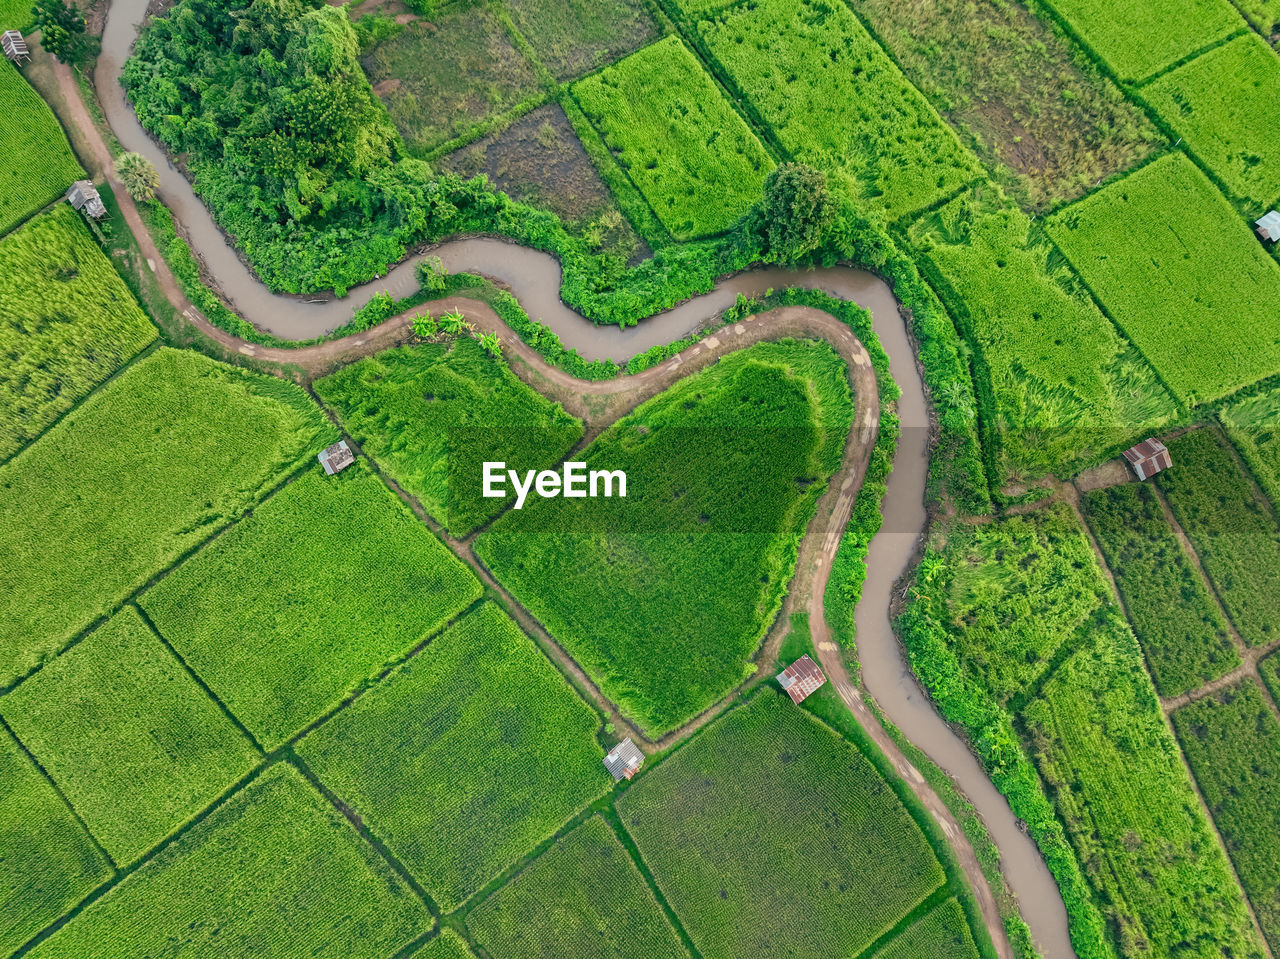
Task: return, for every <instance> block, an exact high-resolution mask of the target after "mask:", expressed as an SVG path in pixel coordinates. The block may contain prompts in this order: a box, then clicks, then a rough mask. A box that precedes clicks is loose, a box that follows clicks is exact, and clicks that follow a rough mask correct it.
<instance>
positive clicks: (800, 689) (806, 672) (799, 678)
mask: <svg viewBox="0 0 1280 959" xmlns="http://www.w3.org/2000/svg"><path fill="white" fill-rule="evenodd" d="M826 681H827V677H826V676H824V675H822V670H821V669H820V668H818V664H817V663H815V662H814V661H813V660H812V659H810V658H809V657H808V656H807V655H806V656H801V657H800V658H799V659H797V660H796V661H795V662H794V663H792V664H791V665H790V666H788V667H787V668H786V669H784V670H783V671H782V672H780V673H778V685H779V686H781V687H782V689H783V691H784V692H785V693H786V694H787V695H788V696H790V697H791V701H792V702H793V703H795V704H796V705H797V706H798V705H800V704H801V703H802V702H804V701H805V700H806V699H808V698H809V696H810V695H811V694H812V693H813V692H814V691H816V690H817V688H818V687H819V686H821V685H822V684H823V683H825V682H826Z"/></svg>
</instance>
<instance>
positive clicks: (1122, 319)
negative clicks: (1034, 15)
mask: <svg viewBox="0 0 1280 959" xmlns="http://www.w3.org/2000/svg"><path fill="white" fill-rule="evenodd" d="M1048 229H1049V233H1050V235H1051V236H1052V237H1053V239H1054V240H1055V241H1056V242H1057V244H1058V246H1059V248H1060V249H1061V250H1062V252H1063V253H1065V254H1066V255H1067V258H1068V259H1069V260H1070V261H1071V262H1072V264H1073V265H1074V266H1075V268H1076V269H1077V270H1078V271H1079V272H1080V274H1081V275H1082V276H1083V277H1084V280H1085V282H1086V283H1088V284H1089V286H1090V288H1091V289H1092V290H1093V292H1094V293H1095V294H1096V295H1097V297H1098V299H1099V300H1100V301H1101V302H1102V305H1103V307H1105V308H1106V309H1107V311H1108V312H1109V313H1110V314H1111V316H1112V318H1113V319H1114V320H1115V321H1116V322H1117V323H1118V324H1119V326H1120V328H1121V330H1122V331H1124V333H1126V334H1127V335H1128V336H1129V338H1130V339H1131V340H1133V342H1134V343H1135V344H1136V345H1137V347H1138V349H1140V350H1142V352H1143V354H1144V355H1145V356H1146V357H1147V359H1148V360H1150V361H1151V364H1152V365H1153V366H1154V367H1155V368H1156V371H1157V372H1158V373H1160V375H1161V376H1162V377H1163V378H1164V381H1165V382H1166V383H1168V384H1169V387H1170V388H1171V389H1172V390H1173V391H1174V393H1175V394H1177V396H1178V397H1179V398H1180V399H1182V400H1184V401H1186V402H1187V403H1190V404H1195V403H1203V402H1207V401H1210V400H1215V399H1218V398H1220V397H1222V396H1225V395H1227V394H1228V393H1231V392H1234V391H1235V390H1237V389H1239V388H1240V387H1242V386H1245V385H1247V384H1249V383H1252V382H1254V381H1255V380H1259V379H1262V378H1263V377H1265V376H1269V375H1271V374H1273V373H1276V372H1278V371H1280V326H1277V324H1276V323H1275V312H1274V310H1273V308H1272V304H1274V303H1275V302H1276V300H1277V298H1280V264H1277V263H1276V261H1275V260H1273V259H1272V258H1271V257H1270V256H1268V255H1267V253H1266V251H1265V250H1263V249H1262V245H1261V244H1260V243H1259V242H1258V239H1257V237H1255V236H1254V235H1253V233H1252V232H1251V231H1250V230H1249V228H1248V227H1247V226H1246V225H1245V224H1244V223H1243V222H1242V221H1241V220H1240V218H1239V216H1237V215H1236V212H1235V211H1234V210H1233V209H1232V208H1231V204H1230V203H1228V202H1227V200H1226V199H1224V198H1223V196H1222V195H1221V194H1220V193H1219V192H1218V191H1217V189H1215V188H1214V186H1213V184H1211V183H1210V182H1209V181H1208V180H1207V179H1205V177H1204V174H1202V173H1201V172H1200V171H1199V170H1197V169H1196V167H1195V165H1194V164H1193V163H1192V162H1191V161H1190V160H1188V159H1187V158H1186V157H1185V156H1184V155H1182V154H1181V153H1174V154H1170V155H1169V156H1166V157H1162V158H1161V159H1159V160H1157V161H1156V162H1155V163H1152V164H1149V165H1148V166H1146V167H1143V168H1142V169H1141V170H1139V171H1138V172H1136V173H1134V174H1132V175H1130V176H1128V177H1126V178H1125V179H1123V180H1119V181H1117V182H1115V183H1112V184H1110V185H1109V186H1106V187H1103V188H1102V189H1101V190H1099V191H1098V192H1097V193H1094V194H1092V195H1090V196H1088V197H1086V198H1085V199H1083V200H1081V201H1080V202H1079V203H1076V204H1074V205H1072V206H1069V207H1067V208H1066V209H1065V210H1063V211H1061V212H1060V213H1058V214H1056V215H1054V216H1053V217H1051V218H1050V219H1049V224H1048ZM1224 272H1226V273H1229V274H1230V276H1231V282H1230V283H1224V282H1222V277H1223V275H1224Z"/></svg>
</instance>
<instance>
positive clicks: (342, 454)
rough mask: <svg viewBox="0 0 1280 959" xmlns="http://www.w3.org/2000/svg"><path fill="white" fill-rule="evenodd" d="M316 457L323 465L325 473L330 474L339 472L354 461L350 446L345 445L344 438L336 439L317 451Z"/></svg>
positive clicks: (354, 457)
mask: <svg viewBox="0 0 1280 959" xmlns="http://www.w3.org/2000/svg"><path fill="white" fill-rule="evenodd" d="M316 459H318V460H319V461H320V465H321V466H323V467H324V473H325V475H326V476H332V475H333V474H334V473H341V472H342V471H343V470H344V469H346V468H347V467H348V466H350V465H351V464H352V463H354V462H355V461H356V456H355V454H354V453H352V452H351V447H350V446H348V445H347V441H346V440H338V442H336V443H334V444H333V445H332V446H328V447H325V448H324V449H323V450H321V451H320V452H319V453H317V454H316Z"/></svg>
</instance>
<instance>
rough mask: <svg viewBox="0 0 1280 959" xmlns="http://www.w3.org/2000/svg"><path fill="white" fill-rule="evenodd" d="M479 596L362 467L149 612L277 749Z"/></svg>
mask: <svg viewBox="0 0 1280 959" xmlns="http://www.w3.org/2000/svg"><path fill="white" fill-rule="evenodd" d="M479 597H480V584H479V582H478V581H477V580H476V577H475V574H473V573H472V572H471V570H470V569H468V568H467V567H466V566H465V565H464V564H463V563H462V562H461V561H460V560H458V559H457V558H456V557H455V556H454V555H453V554H452V553H450V552H449V550H448V549H447V548H446V547H445V546H444V544H442V543H441V542H440V541H439V540H438V539H436V538H435V537H434V536H433V535H432V534H431V531H430V530H428V529H426V527H424V526H423V525H422V524H421V523H420V522H418V519H417V518H416V517H415V516H414V515H413V513H412V512H411V511H410V510H409V508H408V507H406V506H405V505H404V504H403V503H401V502H400V501H399V500H398V499H397V498H396V497H395V495H394V494H392V493H391V492H390V491H389V490H388V489H387V488H386V487H385V486H383V485H382V483H381V481H380V480H378V479H377V477H375V476H373V475H372V474H371V473H369V472H368V470H366V469H365V468H364V467H363V466H355V467H349V468H348V469H347V470H345V471H344V472H343V473H341V474H339V475H338V476H333V477H327V476H325V475H324V474H323V473H322V472H321V470H320V469H319V467H314V468H312V469H311V470H310V471H308V472H307V474H306V475H304V476H303V477H302V478H300V479H298V480H297V481H295V482H293V483H290V484H289V485H288V486H286V487H285V488H284V489H283V490H281V491H280V492H279V493H278V494H277V495H276V496H274V497H272V498H271V499H270V500H268V501H267V502H266V503H264V504H263V505H262V506H260V507H258V508H257V509H255V510H254V511H253V514H252V515H251V516H249V517H248V518H247V519H245V520H243V521H242V522H240V523H238V524H236V525H235V526H234V527H232V528H231V529H230V530H228V531H227V532H226V533H225V534H224V535H222V536H220V537H218V539H217V540H215V541H214V542H213V543H211V544H210V545H209V546H208V547H207V548H206V549H204V550H202V551H201V552H200V553H198V554H197V555H196V556H193V557H192V558H191V559H190V560H188V561H187V562H186V563H184V564H183V565H182V566H180V567H178V569H177V570H175V571H174V572H173V573H172V574H171V575H169V576H167V577H165V579H163V580H162V581H161V582H160V583H159V584H158V585H156V586H155V587H154V588H153V589H151V590H150V591H148V592H147V593H145V594H144V595H143V597H142V600H141V602H142V606H143V608H144V609H145V610H146V611H147V614H148V615H149V616H150V617H151V618H152V620H153V621H154V622H155V624H156V627H157V628H158V629H159V630H160V633H161V635H163V636H164V637H165V638H166V639H167V640H169V642H171V643H172V644H173V646H174V648H175V649H177V650H178V652H179V653H180V654H181V655H182V656H183V658H185V659H186V661H187V662H188V663H190V664H191V667H192V669H194V670H195V672H196V673H197V675H199V676H200V677H201V678H202V679H203V680H204V681H205V682H206V683H208V684H209V687H210V688H211V689H212V690H213V691H214V692H215V693H216V694H217V695H218V696H219V697H220V698H221V699H222V701H223V702H225V703H226V704H227V707H228V708H229V709H230V710H231V712H232V713H233V714H234V715H235V716H236V717H237V718H239V719H240V720H241V722H243V723H244V724H245V726H246V727H248V729H249V730H250V731H251V732H252V733H253V735H254V736H255V737H256V738H257V739H258V741H259V742H261V743H263V744H264V745H265V746H266V747H267V748H268V749H270V748H272V747H275V746H278V745H280V744H281V743H283V742H284V741H285V740H287V739H289V738H290V737H292V736H294V735H296V734H297V733H298V732H300V731H301V730H302V729H303V728H304V727H305V726H306V725H307V724H308V723H310V722H312V721H313V720H315V719H317V718H319V717H320V716H321V715H323V714H324V712H325V711H326V710H329V709H331V708H333V707H335V706H337V705H338V704H339V703H340V702H342V700H343V698H344V697H346V696H347V695H349V694H350V693H352V692H354V691H355V690H356V689H358V688H360V687H361V686H362V685H365V684H367V683H368V682H370V681H371V679H372V678H373V677H375V676H376V675H377V674H378V673H379V672H381V671H382V670H383V669H385V668H386V667H387V666H388V665H390V664H391V663H392V662H393V661H394V660H396V659H397V658H399V657H401V656H404V655H405V654H407V653H408V652H409V651H410V650H412V649H413V648H414V646H416V645H417V644H418V643H420V642H421V641H422V640H423V639H425V638H426V637H427V636H429V635H431V634H432V633H434V632H435V631H436V630H438V629H440V627H442V626H443V625H444V624H445V623H447V622H448V621H449V620H450V619H452V618H453V617H454V616H456V615H457V614H458V613H459V612H461V611H462V610H463V609H465V608H466V607H467V606H468V605H469V604H470V603H472V602H473V601H475V600H476V599H478V598H479Z"/></svg>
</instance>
